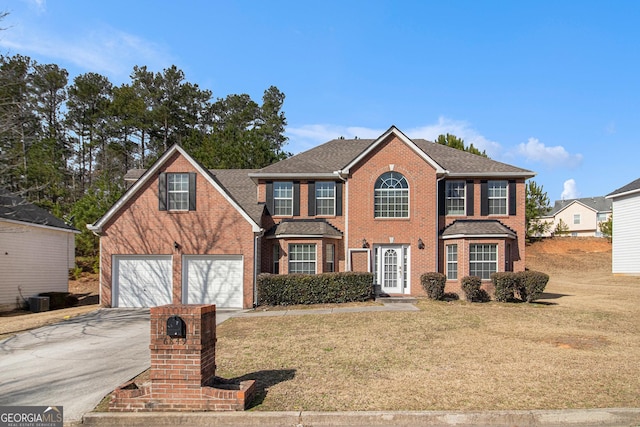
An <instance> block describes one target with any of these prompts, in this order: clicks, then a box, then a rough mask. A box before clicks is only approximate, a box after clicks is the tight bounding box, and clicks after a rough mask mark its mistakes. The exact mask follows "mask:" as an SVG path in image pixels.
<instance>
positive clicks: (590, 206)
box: [540, 196, 611, 237]
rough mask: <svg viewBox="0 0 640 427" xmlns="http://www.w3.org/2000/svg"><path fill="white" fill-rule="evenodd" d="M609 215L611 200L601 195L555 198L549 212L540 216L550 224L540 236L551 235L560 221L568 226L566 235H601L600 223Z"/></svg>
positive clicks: (541, 219) (606, 219)
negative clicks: (546, 230)
mask: <svg viewBox="0 0 640 427" xmlns="http://www.w3.org/2000/svg"><path fill="white" fill-rule="evenodd" d="M610 217H611V200H610V199H607V198H605V197H603V196H598V197H583V198H580V199H563V200H556V202H555V203H554V205H553V208H552V209H551V212H549V213H548V214H547V215H545V216H543V217H541V218H540V221H546V222H549V223H550V224H551V226H550V228H549V230H548V232H547V233H545V234H544V235H543V236H541V237H550V236H552V235H553V234H554V230H555V229H556V227H557V226H558V224H559V223H560V221H562V222H563V223H564V224H566V225H567V227H568V233H567V234H566V235H567V236H570V237H603V235H602V232H601V231H600V224H601V223H603V222H606V221H608V220H609V218H610Z"/></svg>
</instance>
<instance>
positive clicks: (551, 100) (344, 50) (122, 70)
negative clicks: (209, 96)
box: [0, 0, 640, 203]
mask: <svg viewBox="0 0 640 427" xmlns="http://www.w3.org/2000/svg"><path fill="white" fill-rule="evenodd" d="M0 10H4V11H7V12H9V16H7V17H6V18H5V19H4V21H3V22H2V23H1V25H2V27H4V28H5V30H4V31H2V32H0V52H2V53H5V54H10V55H12V54H22V55H26V56H30V57H31V58H33V59H35V60H36V61H37V62H39V63H55V64H58V65H60V66H61V67H64V68H66V69H67V70H68V71H69V74H70V77H71V78H73V77H75V76H77V75H79V74H83V73H86V72H97V73H100V74H103V75H105V76H107V77H108V78H109V79H110V80H111V81H112V82H113V83H114V84H121V83H124V82H128V81H129V74H130V73H131V71H132V69H133V66H134V65H146V66H147V67H148V68H149V69H150V70H153V71H161V70H162V69H164V68H167V67H169V66H171V65H172V64H175V65H176V66H177V67H179V68H180V69H182V70H183V71H184V72H185V74H186V79H187V80H188V81H190V82H193V83H197V84H199V85H200V86H201V87H202V88H206V89H210V90H211V91H213V95H214V97H215V98H219V97H220V98H221V97H225V96H226V95H228V94H232V93H248V94H249V95H251V97H252V98H253V99H254V100H256V101H260V99H261V96H262V93H263V91H264V90H265V89H266V88H268V87H269V86H271V85H275V86H277V87H278V88H279V89H280V90H281V91H283V92H284V93H285V95H286V101H285V105H284V108H283V110H284V112H285V114H286V117H287V121H288V126H287V136H288V137H289V143H288V145H287V146H286V147H285V149H286V150H288V151H291V152H293V153H298V152H300V151H304V150H306V149H308V148H311V147H313V146H316V145H318V144H320V143H322V142H326V141H328V140H330V139H333V138H335V137H339V136H344V137H347V138H349V137H354V136H358V137H360V138H375V137H377V136H379V135H380V134H381V133H382V132H384V131H385V130H386V129H387V128H389V126H391V125H396V126H397V127H398V128H400V129H401V130H402V131H403V132H404V133H406V134H407V135H408V136H409V137H414V138H427V139H431V140H433V139H434V138H436V137H437V135H439V134H441V133H446V132H449V133H453V134H455V135H457V136H459V137H462V138H463V139H464V140H465V142H466V143H467V144H468V143H473V144H474V145H475V146H476V147H478V148H480V149H485V150H486V151H487V153H488V154H489V156H490V157H491V158H493V159H495V160H499V161H504V162H507V163H510V164H513V165H516V166H520V167H523V168H526V169H531V170H533V171H535V172H537V176H536V177H535V178H534V180H535V181H536V182H537V183H538V184H542V185H543V187H544V190H545V191H546V192H547V193H548V195H549V198H550V199H551V201H552V203H553V200H557V199H560V198H573V197H590V196H598V195H605V194H607V193H609V192H611V191H613V190H615V189H616V188H619V187H621V186H622V185H625V184H627V183H629V182H631V181H633V180H635V179H637V178H638V177H640V167H638V162H639V161H640V156H639V154H640V148H639V146H638V145H639V144H638V142H640V141H639V140H640V135H639V132H638V128H639V125H640V49H639V48H638V47H639V46H640V26H639V25H638V22H640V2H636V1H613V2H604V1H597V2H596V1H578V2H576V1H557V0H556V1H535V2H524V1H375V0H371V1H348V0H342V1H332V0H322V1H301V0H296V1H278V0H271V1H235V2H234V1H224V2H220V1H205V0H202V1H182V2H177V1H175V0H174V1H166V0H153V1H141V0H129V1H120V0H109V1H86V0H74V1H72V0H56V1H51V0H50V1H46V0H15V1H13V2H9V3H8V4H7V3H6V2H5V5H4V6H3V5H2V4H1V3H0Z"/></svg>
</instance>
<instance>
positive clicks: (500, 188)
mask: <svg viewBox="0 0 640 427" xmlns="http://www.w3.org/2000/svg"><path fill="white" fill-rule="evenodd" d="M487 190H488V194H487V196H488V206H489V215H506V214H507V181H489V182H488V183H487Z"/></svg>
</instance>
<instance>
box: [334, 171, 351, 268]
mask: <svg viewBox="0 0 640 427" xmlns="http://www.w3.org/2000/svg"><path fill="white" fill-rule="evenodd" d="M335 173H336V174H337V175H338V178H340V179H341V180H342V182H344V194H343V197H344V203H343V204H342V207H343V213H344V239H343V241H344V248H343V249H344V250H343V253H344V257H345V271H351V257H350V256H349V181H348V180H347V179H346V178H345V177H344V173H343V172H342V171H341V170H339V171H336V172H335Z"/></svg>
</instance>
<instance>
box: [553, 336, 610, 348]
mask: <svg viewBox="0 0 640 427" xmlns="http://www.w3.org/2000/svg"><path fill="white" fill-rule="evenodd" d="M544 342H547V343H549V344H551V345H554V346H556V347H558V348H566V349H575V350H591V349H595V348H601V347H606V346H607V345H609V340H608V339H606V338H605V337H576V336H573V337H572V336H567V337H556V338H552V339H548V340H544Z"/></svg>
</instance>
